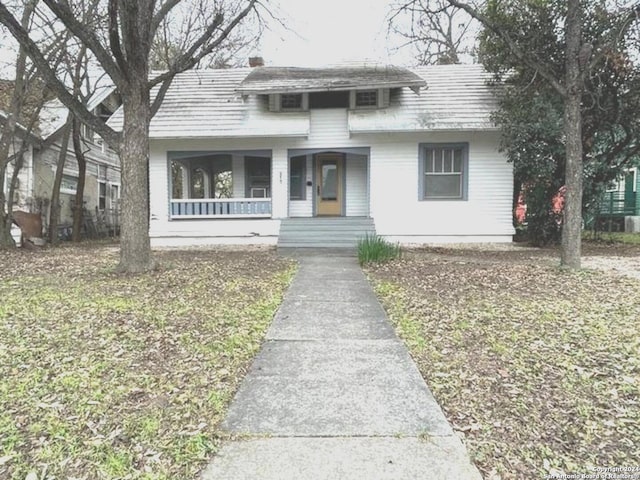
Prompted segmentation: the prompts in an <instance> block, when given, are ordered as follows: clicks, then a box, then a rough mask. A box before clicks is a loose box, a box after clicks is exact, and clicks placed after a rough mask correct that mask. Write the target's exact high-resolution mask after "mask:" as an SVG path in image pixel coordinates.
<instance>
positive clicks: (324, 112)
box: [309, 108, 349, 147]
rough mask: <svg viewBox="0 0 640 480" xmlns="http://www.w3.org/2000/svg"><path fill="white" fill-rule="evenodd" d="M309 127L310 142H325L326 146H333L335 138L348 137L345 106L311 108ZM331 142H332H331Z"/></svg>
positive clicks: (342, 138)
mask: <svg viewBox="0 0 640 480" xmlns="http://www.w3.org/2000/svg"><path fill="white" fill-rule="evenodd" d="M309 113H310V117H311V127H310V130H311V131H310V133H309V140H310V141H311V142H326V143H325V146H326V147H332V146H335V145H333V143H335V141H336V140H346V139H348V138H349V127H348V124H347V109H346V108H326V109H325V108H322V109H317V110H311V111H310V112H309ZM332 142H333V143H332Z"/></svg>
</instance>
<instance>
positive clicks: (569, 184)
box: [560, 0, 586, 269]
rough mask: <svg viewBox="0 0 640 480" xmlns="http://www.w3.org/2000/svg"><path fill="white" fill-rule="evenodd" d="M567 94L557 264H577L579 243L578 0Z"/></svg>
mask: <svg viewBox="0 0 640 480" xmlns="http://www.w3.org/2000/svg"><path fill="white" fill-rule="evenodd" d="M566 38H567V58H566V95H565V99H564V131H565V142H566V145H565V147H566V179H565V185H566V194H565V203H564V223H563V226H562V249H561V255H560V264H561V265H563V266H566V267H569V268H576V269H578V268H580V256H581V245H582V238H581V233H582V172H583V166H582V112H581V99H582V91H583V85H584V81H583V76H582V68H581V67H582V65H581V64H582V63H585V61H586V60H585V59H584V58H581V57H582V56H583V55H582V7H581V6H580V0H569V2H568V10H567V24H566Z"/></svg>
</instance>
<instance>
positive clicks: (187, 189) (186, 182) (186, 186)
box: [180, 162, 191, 198]
mask: <svg viewBox="0 0 640 480" xmlns="http://www.w3.org/2000/svg"><path fill="white" fill-rule="evenodd" d="M180 170H181V171H182V198H189V197H191V168H187V166H186V165H185V164H184V163H182V162H180Z"/></svg>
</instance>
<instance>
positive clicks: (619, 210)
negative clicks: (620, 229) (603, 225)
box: [599, 192, 638, 215]
mask: <svg viewBox="0 0 640 480" xmlns="http://www.w3.org/2000/svg"><path fill="white" fill-rule="evenodd" d="M599 207H600V208H599V213H600V215H637V214H638V212H637V209H636V192H607V193H605V194H604V196H603V197H602V199H601V200H600V203H599Z"/></svg>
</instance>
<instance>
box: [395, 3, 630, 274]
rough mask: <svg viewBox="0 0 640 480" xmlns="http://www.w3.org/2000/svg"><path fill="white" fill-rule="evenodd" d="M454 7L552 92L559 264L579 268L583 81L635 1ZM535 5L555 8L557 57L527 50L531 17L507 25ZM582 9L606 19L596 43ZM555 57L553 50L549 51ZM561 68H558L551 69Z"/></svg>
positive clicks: (622, 29) (624, 28)
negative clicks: (559, 166)
mask: <svg viewBox="0 0 640 480" xmlns="http://www.w3.org/2000/svg"><path fill="white" fill-rule="evenodd" d="M446 2H447V3H448V4H449V5H450V6H452V7H455V8H458V9H460V10H463V11H465V12H466V13H467V14H468V15H469V16H471V17H472V18H474V19H475V20H476V21H478V22H479V23H480V24H481V25H482V27H483V28H484V30H485V31H487V32H489V33H490V35H491V36H492V37H493V38H494V39H497V40H499V45H500V47H499V48H502V49H503V50H504V54H505V55H508V56H509V57H510V61H511V64H512V65H513V66H514V67H526V68H527V69H529V70H530V71H533V72H535V73H536V76H537V77H539V78H540V79H542V81H544V82H545V84H546V85H547V86H548V88H550V89H553V90H554V91H555V92H556V93H557V95H558V98H559V99H560V103H561V105H562V112H563V113H562V128H563V136H564V146H563V149H564V154H565V155H564V156H565V181H564V185H565V188H566V190H565V192H566V193H565V204H564V215H563V222H562V243H561V245H562V248H561V264H562V265H564V266H567V267H570V268H579V267H580V255H581V230H582V194H583V143H582V141H583V135H582V127H583V117H582V101H583V97H584V91H585V81H586V78H587V77H588V76H589V74H590V73H591V72H592V68H593V66H594V65H596V64H597V63H598V62H600V61H601V59H602V58H603V56H606V55H608V54H610V53H611V51H612V50H613V51H615V48H616V46H617V44H618V42H619V38H620V36H624V35H626V34H627V32H628V31H629V28H630V26H631V25H633V24H634V22H637V19H638V11H639V9H640V2H637V1H634V2H628V1H627V2H625V3H624V4H621V5H617V4H616V2H614V1H612V2H604V1H602V2H586V1H585V0H566V1H561V0H557V1H556V0H542V1H538V0H514V1H503V0H489V1H487V2H465V1H458V0H446ZM419 3H429V1H428V0H412V1H409V2H408V3H407V5H416V4H419ZM532 6H538V7H543V8H548V9H555V10H554V14H555V15H556V18H555V27H556V32H555V33H556V34H557V35H558V36H559V37H560V38H561V43H562V45H563V48H562V52H561V55H560V57H559V58H558V57H553V55H552V52H551V50H550V49H548V50H546V51H545V50H542V51H536V50H531V49H529V48H528V47H527V44H528V43H529V41H530V36H531V33H532V32H531V29H530V26H531V25H530V23H531V22H530V18H528V17H527V16H526V15H520V21H519V22H516V23H514V22H512V21H511V20H512V19H513V18H517V15H512V13H513V12H519V11H526V10H527V8H529V7H532ZM587 8H590V9H600V12H601V14H602V15H606V16H608V17H609V18H610V19H611V28H610V29H608V31H607V35H606V36H605V37H604V38H602V39H601V41H600V42H599V43H598V45H594V44H592V43H590V42H589V41H585V36H584V28H585V27H586V25H585V18H586V15H585V12H586V10H587ZM554 53H555V52H554ZM558 64H561V67H562V68H561V69H558V68H556V67H557V66H558Z"/></svg>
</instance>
